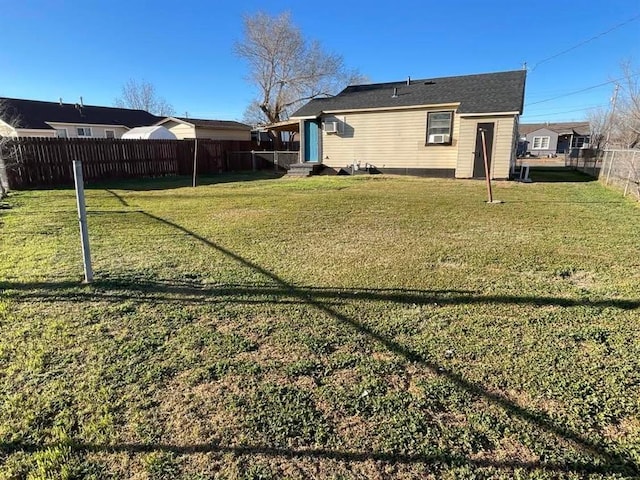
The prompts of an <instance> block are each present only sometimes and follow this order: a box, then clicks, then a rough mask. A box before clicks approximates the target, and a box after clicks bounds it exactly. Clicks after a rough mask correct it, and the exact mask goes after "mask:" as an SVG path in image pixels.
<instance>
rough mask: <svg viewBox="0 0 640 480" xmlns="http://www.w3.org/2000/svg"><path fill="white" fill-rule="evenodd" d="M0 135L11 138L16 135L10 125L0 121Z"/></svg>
mask: <svg viewBox="0 0 640 480" xmlns="http://www.w3.org/2000/svg"><path fill="white" fill-rule="evenodd" d="M0 135H2V136H4V137H13V136H15V135H16V131H15V129H14V128H13V127H12V126H11V125H9V124H8V123H6V122H3V121H2V120H0Z"/></svg>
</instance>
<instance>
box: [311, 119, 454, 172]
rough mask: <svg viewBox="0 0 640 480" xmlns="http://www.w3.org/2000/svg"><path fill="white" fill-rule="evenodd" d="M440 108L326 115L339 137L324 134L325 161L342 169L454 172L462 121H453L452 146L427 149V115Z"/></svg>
mask: <svg viewBox="0 0 640 480" xmlns="http://www.w3.org/2000/svg"><path fill="white" fill-rule="evenodd" d="M444 110H446V108H438V109H415V110H391V111H380V112H353V113H347V114H345V115H336V116H324V117H323V118H322V121H333V120H338V121H339V122H340V123H339V130H340V132H339V133H338V134H327V133H324V131H323V132H322V152H321V154H322V162H323V163H324V164H325V165H328V166H330V167H333V168H342V167H345V166H347V165H351V164H353V163H354V162H356V163H358V162H359V163H360V165H361V166H364V165H365V164H366V163H369V164H372V165H374V166H376V167H377V168H438V169H440V168H447V169H454V168H455V167H456V162H457V158H458V132H459V128H460V119H459V117H458V116H457V115H455V116H454V121H453V132H452V135H453V137H452V138H453V140H452V145H429V146H426V145H425V143H426V132H427V112H429V111H444Z"/></svg>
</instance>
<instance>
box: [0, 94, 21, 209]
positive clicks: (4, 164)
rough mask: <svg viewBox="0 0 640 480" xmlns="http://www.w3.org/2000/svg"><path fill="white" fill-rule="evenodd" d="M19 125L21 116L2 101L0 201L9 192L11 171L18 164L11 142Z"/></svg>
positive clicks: (0, 119)
mask: <svg viewBox="0 0 640 480" xmlns="http://www.w3.org/2000/svg"><path fill="white" fill-rule="evenodd" d="M19 125H20V117H19V115H18V114H17V113H16V112H15V111H13V110H12V109H11V108H10V107H9V106H8V105H7V103H6V102H4V101H3V100H1V99H0V199H2V198H4V197H6V196H7V193H8V192H9V171H10V170H11V169H12V168H14V167H15V164H16V162H17V152H16V149H15V147H14V146H12V145H11V143H10V142H11V140H12V139H13V138H15V128H16V127H18V126H19Z"/></svg>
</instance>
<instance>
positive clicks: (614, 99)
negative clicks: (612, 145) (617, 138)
mask: <svg viewBox="0 0 640 480" xmlns="http://www.w3.org/2000/svg"><path fill="white" fill-rule="evenodd" d="M618 90H620V84H619V83H616V87H615V89H614V90H613V97H612V98H611V112H610V113H609V121H608V122H607V136H606V138H605V140H604V148H607V147H608V146H609V139H610V138H611V127H613V116H614V115H615V112H616V103H617V102H618Z"/></svg>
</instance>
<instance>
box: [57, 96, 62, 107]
mask: <svg viewBox="0 0 640 480" xmlns="http://www.w3.org/2000/svg"><path fill="white" fill-rule="evenodd" d="M58 102H60V106H62V97H60V98H58Z"/></svg>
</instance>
